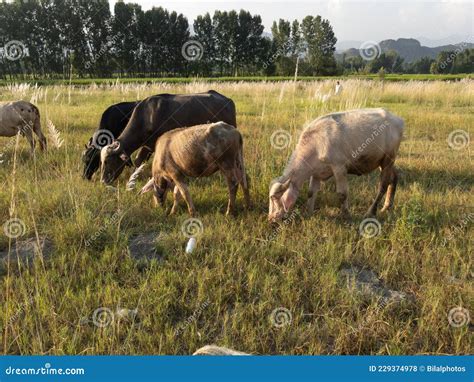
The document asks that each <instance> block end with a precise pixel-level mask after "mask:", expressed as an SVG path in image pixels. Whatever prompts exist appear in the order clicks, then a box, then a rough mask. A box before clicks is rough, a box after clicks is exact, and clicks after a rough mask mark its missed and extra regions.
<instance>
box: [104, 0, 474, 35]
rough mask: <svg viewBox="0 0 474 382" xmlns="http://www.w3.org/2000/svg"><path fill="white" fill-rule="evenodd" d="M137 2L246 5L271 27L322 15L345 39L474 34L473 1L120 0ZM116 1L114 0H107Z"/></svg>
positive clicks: (193, 7)
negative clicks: (274, 23)
mask: <svg viewBox="0 0 474 382" xmlns="http://www.w3.org/2000/svg"><path fill="white" fill-rule="evenodd" d="M125 1H126V2H134V3H139V4H141V5H142V7H143V8H144V9H145V10H147V9H150V8H151V7H153V6H162V7H164V8H166V9H168V10H175V11H177V12H178V13H183V14H184V15H185V16H186V17H187V18H188V20H189V21H190V23H192V21H191V20H194V18H195V17H196V16H197V15H200V14H203V13H205V12H210V13H211V14H212V13H213V12H214V10H216V9H220V10H231V9H237V10H239V9H241V8H243V9H246V10H248V11H250V12H251V13H252V14H259V15H260V16H261V17H262V20H263V23H264V25H265V30H266V31H267V32H270V27H271V24H272V22H273V20H278V19H280V18H284V19H289V20H293V19H299V20H301V19H302V18H303V17H304V16H306V15H321V16H323V17H324V18H327V19H329V21H330V22H331V24H332V25H333V28H334V31H335V33H336V37H337V38H338V40H340V41H347V40H358V41H366V40H376V41H380V40H384V39H387V38H398V37H415V38H416V37H426V38H429V39H433V40H439V39H444V38H447V37H450V36H453V35H454V36H456V37H459V38H462V40H463V41H470V42H472V39H473V36H474V5H473V4H474V1H459V0H458V1H454V0H446V1H414V0H413V1H410V0H398V1H386V0H364V1H354V0H327V1H320V0H315V1H308V0H303V1H301V0H295V1H292V0H288V1H281V0H273V1H262V0H260V1H252V0H240V1H220V0H214V1H212V0H211V1H209V0H207V1H189V0H164V1H160V0H125ZM111 3H115V1H113V0H112V1H111Z"/></svg>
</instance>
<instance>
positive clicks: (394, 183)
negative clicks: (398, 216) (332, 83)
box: [380, 166, 398, 212]
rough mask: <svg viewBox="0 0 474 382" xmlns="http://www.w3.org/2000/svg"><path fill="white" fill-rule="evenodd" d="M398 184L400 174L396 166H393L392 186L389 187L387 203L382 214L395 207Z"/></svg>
mask: <svg viewBox="0 0 474 382" xmlns="http://www.w3.org/2000/svg"><path fill="white" fill-rule="evenodd" d="M397 183H398V173H397V170H396V169H395V166H392V176H391V179H390V184H389V186H388V191H387V196H386V197H385V203H384V205H383V207H382V210H381V211H380V212H385V211H388V210H389V209H391V208H392V207H393V200H394V198H395V191H396V190H397Z"/></svg>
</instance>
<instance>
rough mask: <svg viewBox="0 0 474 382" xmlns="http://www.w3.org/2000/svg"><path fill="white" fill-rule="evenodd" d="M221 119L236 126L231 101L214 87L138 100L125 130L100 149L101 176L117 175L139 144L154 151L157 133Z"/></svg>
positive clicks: (106, 179)
mask: <svg viewBox="0 0 474 382" xmlns="http://www.w3.org/2000/svg"><path fill="white" fill-rule="evenodd" d="M219 121H224V122H226V123H228V124H230V125H232V126H236V117H235V105H234V102H233V101H232V100H231V99H229V98H227V97H225V96H223V95H222V94H219V93H217V92H215V91H213V90H210V91H208V92H206V93H197V94H184V95H173V94H161V95H157V96H152V97H149V98H146V99H145V100H143V101H142V102H140V103H139V104H138V105H137V107H136V108H135V110H134V111H133V114H132V116H131V118H130V121H129V123H128V125H127V127H126V128H125V130H124V131H123V132H122V133H121V134H120V136H119V137H118V138H117V140H116V141H114V142H113V143H112V144H110V145H108V146H106V147H105V150H102V151H101V180H102V182H104V183H106V184H110V183H112V182H113V181H115V180H116V179H117V177H118V176H119V175H120V173H121V172H122V171H123V168H124V166H125V165H126V164H128V165H131V164H132V163H131V160H130V156H131V155H132V153H133V152H134V151H135V150H137V149H139V148H140V147H146V148H147V149H148V150H150V151H153V150H154V148H155V143H156V140H157V139H158V137H160V136H161V135H162V134H164V133H166V132H167V131H170V130H173V129H176V128H180V127H189V126H195V125H199V124H202V123H210V122H219Z"/></svg>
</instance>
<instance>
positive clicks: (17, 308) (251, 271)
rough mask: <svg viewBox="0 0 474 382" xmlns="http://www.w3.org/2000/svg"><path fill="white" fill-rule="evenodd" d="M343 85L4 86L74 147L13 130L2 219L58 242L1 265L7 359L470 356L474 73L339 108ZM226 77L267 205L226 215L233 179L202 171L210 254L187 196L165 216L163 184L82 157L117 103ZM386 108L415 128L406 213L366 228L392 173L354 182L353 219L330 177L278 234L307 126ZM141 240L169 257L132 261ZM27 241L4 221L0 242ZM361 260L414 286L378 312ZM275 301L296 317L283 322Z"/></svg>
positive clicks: (404, 152)
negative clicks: (346, 278)
mask: <svg viewBox="0 0 474 382" xmlns="http://www.w3.org/2000/svg"><path fill="white" fill-rule="evenodd" d="M334 84H335V81H334V80H326V81H318V82H309V81H308V82H299V83H296V84H295V83H292V82H278V83H258V84H257V83H245V82H239V83H235V82H226V83H212V84H208V83H206V82H194V83H190V84H166V83H159V84H152V85H147V84H117V85H100V86H97V85H93V86H83V87H67V86H50V87H39V88H33V87H27V86H13V87H9V88H7V87H4V88H0V100H1V101H5V100H12V99H26V100H32V101H33V102H35V103H36V104H37V105H38V106H39V109H40V111H41V113H42V124H43V130H44V131H45V132H46V133H47V128H46V122H47V120H51V121H52V122H53V123H54V125H55V126H56V128H57V130H58V131H59V132H60V134H61V138H62V139H63V140H64V143H63V145H62V146H61V147H60V148H56V147H54V145H53V142H52V139H51V136H49V144H50V149H49V150H48V152H47V153H41V152H39V151H38V152H37V153H36V155H35V157H34V158H31V157H30V153H29V150H28V145H27V142H26V140H25V139H24V138H20V140H19V142H18V147H16V145H15V139H13V138H12V139H6V138H0V145H1V146H0V152H1V153H2V154H3V156H2V157H0V161H3V162H2V163H1V164H0V179H1V184H2V187H1V188H0V222H2V224H3V222H6V221H8V220H9V219H10V218H11V217H17V218H19V219H21V221H22V222H23V224H24V227H21V228H24V232H23V236H21V237H19V238H18V239H17V240H25V239H27V238H32V237H33V238H34V237H47V238H48V239H49V240H51V242H52V245H53V250H52V251H51V252H50V253H49V254H48V256H46V255H45V256H44V258H43V257H42V256H36V258H35V261H33V262H32V263H31V264H29V265H28V266H27V265H25V264H23V263H21V262H20V263H19V262H18V261H17V260H16V255H15V253H11V254H10V262H9V263H7V264H6V265H5V266H4V267H3V269H2V270H1V272H2V273H1V275H0V283H1V287H0V302H1V311H2V314H1V315H0V328H1V333H2V339H1V343H2V348H3V352H4V353H8V354H18V353H20V354H190V353H192V352H194V351H195V350H196V349H197V348H199V347H200V346H203V345H206V344H210V343H214V344H217V345H221V346H228V347H231V348H234V349H237V350H240V351H244V352H248V353H252V354H392V355H396V354H466V353H472V349H473V347H472V346H473V332H472V325H469V324H467V325H459V327H456V326H458V325H453V324H452V322H451V324H450V321H449V319H448V317H449V318H451V319H452V316H450V315H449V312H450V311H451V310H452V309H453V308H456V307H462V308H463V309H464V310H462V314H464V317H461V319H464V322H465V321H466V320H467V317H466V314H468V313H469V311H470V314H471V316H472V315H473V314H474V310H473V309H472V308H473V301H474V293H473V281H474V273H473V257H472V248H473V241H472V240H473V239H472V238H473V237H474V235H473V233H474V232H473V231H474V230H473V224H472V223H473V219H472V216H473V215H472V212H474V208H473V207H474V198H473V195H474V192H473V191H474V175H473V168H474V166H473V164H474V163H473V162H474V160H473V159H474V158H473V152H472V145H470V144H469V142H468V141H467V140H466V139H467V138H468V136H469V134H470V136H471V137H472V136H473V126H474V108H473V101H474V82H473V81H472V80H463V81H460V82H450V83H448V82H442V81H433V82H420V81H412V82H388V83H381V82H377V81H362V80H346V81H343V87H344V90H343V92H342V94H340V95H338V96H333V97H331V98H329V100H327V101H325V102H323V98H324V97H323V96H322V95H324V94H329V93H330V92H331V90H332V89H333V88H334ZM210 88H213V89H215V90H217V91H220V92H222V93H223V94H225V95H227V96H229V97H231V98H233V99H234V101H235V103H236V106H237V111H238V125H239V126H238V128H239V129H240V131H241V132H242V133H243V136H244V150H245V161H246V166H247V171H248V173H249V176H250V178H251V193H252V198H253V201H254V208H253V209H252V210H251V211H248V212H247V211H245V210H243V208H242V196H241V193H240V192H239V194H238V208H239V211H238V216H237V217H236V218H227V217H225V216H224V214H223V212H224V211H225V205H226V202H227V188H226V184H225V181H224V179H222V177H220V176H217V175H216V176H214V177H212V178H208V179H201V180H198V181H193V182H192V185H191V193H192V196H193V198H194V202H195V205H196V208H197V211H198V214H199V215H198V219H200V222H201V223H202V227H203V230H202V234H201V235H200V236H199V237H198V242H197V248H196V250H195V251H194V252H193V253H192V254H185V252H184V248H185V245H186V242H187V237H186V236H185V235H184V234H183V230H182V225H183V223H184V222H185V220H186V219H188V215H187V213H186V211H185V209H184V207H182V208H181V210H180V212H179V213H178V214H177V215H176V216H174V217H168V216H166V214H165V212H164V211H163V210H161V209H153V208H152V207H151V196H150V195H149V194H147V195H145V196H144V197H138V196H137V193H136V191H133V192H127V191H125V189H124V185H125V181H126V175H129V172H127V173H126V174H124V175H123V176H122V177H121V178H120V183H119V187H118V188H117V190H110V189H105V188H104V187H103V186H102V185H101V184H100V183H99V182H98V180H97V179H94V181H93V182H87V181H85V180H83V179H82V178H81V172H82V164H81V160H80V155H81V151H82V149H83V146H84V144H85V143H86V142H87V140H88V139H89V137H90V136H91V135H92V132H93V130H94V129H95V128H96V127H97V125H98V121H99V118H100V115H101V113H102V111H103V110H104V109H105V108H106V107H107V106H109V105H111V104H113V103H116V102H119V101H125V100H136V99H142V98H144V97H146V96H148V95H152V94H157V93H162V92H176V93H189V92H196V91H205V90H208V89H210ZM379 106H382V107H386V108H388V109H389V110H391V111H392V112H394V113H395V114H398V115H400V116H401V117H403V118H404V119H405V122H406V130H405V138H404V141H403V142H402V145H401V148H400V155H399V159H398V167H399V168H400V172H401V174H402V175H401V180H400V183H399V188H398V191H397V195H396V198H395V209H394V210H393V211H392V212H391V213H390V214H388V215H387V216H382V217H380V218H379V220H380V224H381V232H380V234H379V235H378V236H375V237H373V238H365V237H363V236H361V235H360V234H359V224H360V222H361V221H362V219H363V214H364V212H365V211H366V209H367V208H368V206H369V204H370V203H371V201H372V200H373V198H374V197H375V193H376V184H377V181H378V173H374V174H371V175H370V176H366V177H351V178H350V185H349V187H350V191H349V192H350V205H351V212H352V215H353V220H352V222H348V221H345V220H342V219H341V218H340V217H339V215H338V212H339V211H338V208H337V206H336V200H335V194H334V189H335V187H334V182H333V181H332V180H331V181H328V182H327V183H326V184H325V185H324V186H323V190H322V193H321V194H320V196H318V201H317V203H318V204H319V205H320V206H321V208H320V209H319V210H318V211H317V212H316V213H315V214H314V215H313V216H311V217H302V216H296V217H295V218H294V219H291V220H290V221H288V222H287V223H288V224H284V225H282V226H281V227H280V228H279V229H278V230H275V229H274V228H271V227H270V226H269V225H268V223H267V221H266V218H267V217H266V213H267V208H268V200H267V198H268V196H267V195H268V185H269V182H270V180H271V179H272V178H274V177H276V176H279V175H280V174H281V173H282V171H283V168H284V166H285V163H286V162H287V160H288V158H289V156H290V154H291V152H292V150H293V148H294V145H295V144H296V141H297V138H298V135H299V133H300V131H301V129H302V127H303V126H304V125H305V124H306V123H307V122H309V121H311V120H313V119H315V118H316V117H318V116H320V115H323V114H326V113H328V112H332V111H338V110H346V109H353V108H359V107H379ZM277 130H283V131H284V132H283V136H284V137H285V139H286V140H287V141H288V139H289V137H291V142H289V145H287V146H286V145H284V144H283V145H282V146H283V147H275V146H277V145H275V142H274V141H272V139H271V136H272V134H273V133H274V132H275V131H277ZM455 130H462V132H455V133H453V132H454V131H455ZM272 143H273V144H272ZM144 182H145V180H144V179H142V180H140V182H139V186H141V185H142V184H143V183H144ZM305 194H306V193H305V192H303V193H302V195H305ZM304 202H305V198H304V197H301V198H300V200H299V202H298V204H299V205H302V204H303V203H304ZM168 203H170V201H168ZM142 233H154V234H155V235H157V236H159V244H158V246H157V251H158V253H159V254H160V256H159V258H158V259H157V260H153V261H150V262H146V261H143V260H140V261H137V260H135V259H133V258H132V257H131V256H130V254H129V251H128V249H127V243H128V240H129V238H131V237H133V236H134V235H137V234H142ZM13 242H14V240H13V239H10V238H9V237H7V236H6V235H5V234H4V232H3V230H2V232H1V233H0V251H2V250H3V251H8V248H11V247H10V246H11V245H13ZM347 264H351V265H357V266H359V267H367V268H370V269H371V270H373V271H374V272H375V273H377V274H378V275H379V277H380V278H381V280H382V281H383V283H384V284H385V285H386V286H387V287H388V288H390V289H393V290H398V291H401V292H404V293H406V294H407V295H408V296H410V297H409V298H408V299H407V300H406V301H405V302H404V303H401V304H388V305H383V306H380V304H379V303H378V301H377V300H376V299H375V298H368V297H367V296H365V295H363V294H359V293H356V292H355V291H354V290H351V289H350V288H347V285H346V283H345V282H343V281H342V282H341V278H340V269H341V267H343V266H345V265H347ZM100 308H103V309H102V310H99V311H98V310H97V309H100ZM120 308H127V309H137V317H136V319H130V318H129V319H126V318H120V317H119V316H120V315H118V314H114V312H116V311H117V309H120ZM276 309H279V311H280V312H283V316H284V317H283V322H280V321H278V320H277V322H276V323H275V320H274V318H275V317H274V312H275V311H276ZM94 312H95V315H94ZM100 312H102V314H101V315H99V314H98V313H100ZM111 313H112V314H113V318H114V320H112V319H111V318H112V314H111ZM128 313H130V312H128ZM94 318H99V319H100V320H99V322H96V324H97V323H98V324H99V325H96V324H94V322H91V321H93V319H94ZM107 319H109V321H107ZM285 320H286V321H285ZM96 321H97V320H96ZM451 321H452V320H451ZM278 323H282V324H286V325H278Z"/></svg>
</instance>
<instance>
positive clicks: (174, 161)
mask: <svg viewBox="0 0 474 382" xmlns="http://www.w3.org/2000/svg"><path fill="white" fill-rule="evenodd" d="M242 145H243V142H242V136H241V135H240V133H239V131H238V130H237V129H236V128H235V127H233V126H231V125H229V124H227V123H225V122H217V123H212V124H206V125H198V126H193V127H188V128H180V129H175V130H172V131H169V132H167V133H165V134H163V135H162V136H161V137H160V138H159V139H158V141H157V143H156V148H155V156H154V159H153V169H152V175H153V177H152V178H151V179H150V181H149V182H148V183H147V184H146V185H145V186H144V187H143V189H142V190H141V191H140V194H142V193H145V192H147V191H151V190H153V191H154V198H155V201H156V202H157V203H159V204H161V205H163V204H164V202H165V200H166V193H167V191H168V190H169V189H174V192H173V195H174V203H173V207H172V209H171V212H170V213H171V214H174V213H175V212H176V209H177V207H178V202H179V198H180V197H183V198H184V200H185V201H186V204H187V206H188V211H189V214H190V215H191V216H192V215H194V214H195V208H194V204H193V201H192V199H191V195H190V193H189V189H188V187H187V185H186V178H187V177H190V178H199V177H207V176H210V175H212V174H214V173H215V172H217V171H221V172H222V173H223V175H224V176H225V178H226V180H227V185H228V188H229V203H228V206H227V214H230V213H234V211H235V198H236V194H237V188H238V185H239V184H240V185H241V186H242V189H243V192H244V198H245V203H246V206H247V207H249V205H250V195H249V190H248V185H247V176H246V173H245V167H244V160H243V152H242ZM104 149H105V148H104Z"/></svg>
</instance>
